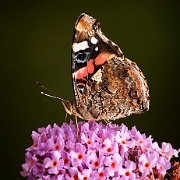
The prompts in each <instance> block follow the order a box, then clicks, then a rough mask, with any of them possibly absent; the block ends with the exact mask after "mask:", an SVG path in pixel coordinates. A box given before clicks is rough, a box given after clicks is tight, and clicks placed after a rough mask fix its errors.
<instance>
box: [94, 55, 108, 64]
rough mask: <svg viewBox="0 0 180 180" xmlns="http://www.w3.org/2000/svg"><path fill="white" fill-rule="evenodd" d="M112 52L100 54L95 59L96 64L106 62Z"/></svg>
mask: <svg viewBox="0 0 180 180" xmlns="http://www.w3.org/2000/svg"><path fill="white" fill-rule="evenodd" d="M109 56H110V54H109V53H101V54H99V55H98V56H97V57H96V59H95V65H97V66H99V65H102V64H104V62H106V61H107V60H108V59H109Z"/></svg>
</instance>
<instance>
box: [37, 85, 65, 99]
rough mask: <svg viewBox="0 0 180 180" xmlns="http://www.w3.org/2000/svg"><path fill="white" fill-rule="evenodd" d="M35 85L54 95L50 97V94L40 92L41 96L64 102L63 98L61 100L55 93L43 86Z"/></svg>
mask: <svg viewBox="0 0 180 180" xmlns="http://www.w3.org/2000/svg"><path fill="white" fill-rule="evenodd" d="M37 84H38V85H39V86H40V87H42V88H43V89H45V90H46V91H48V92H50V93H52V94H54V95H55V96H52V95H50V94H47V93H44V92H41V94H42V95H44V96H47V97H50V98H54V99H59V100H61V101H65V100H64V99H63V98H61V97H60V96H59V94H57V93H55V92H53V91H51V90H50V89H48V88H46V87H45V86H43V85H42V84H41V83H39V82H37Z"/></svg>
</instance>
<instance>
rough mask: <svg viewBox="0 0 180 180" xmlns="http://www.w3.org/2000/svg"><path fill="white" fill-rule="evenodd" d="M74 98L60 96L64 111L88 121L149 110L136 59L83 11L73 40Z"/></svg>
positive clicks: (147, 93)
mask: <svg viewBox="0 0 180 180" xmlns="http://www.w3.org/2000/svg"><path fill="white" fill-rule="evenodd" d="M72 81H73V88H74V100H73V101H68V100H64V99H61V101H62V104H63V105H64V108H65V111H66V112H67V113H68V114H70V115H74V116H75V117H77V116H78V117H79V118H82V119H85V120H88V121H91V120H95V121H99V120H105V121H108V122H109V121H110V120H116V119H119V118H124V117H126V116H129V115H131V114H141V113H144V112H146V111H148V110H149V103H150V96H149V88H148V85H147V81H146V79H145V77H144V75H143V73H142V71H141V70H140V69H139V67H138V66H137V65H136V63H135V62H132V61H130V60H129V59H127V58H125V57H124V55H123V53H122V51H121V50H120V48H119V47H118V46H117V45H116V44H115V43H113V42H112V41H111V40H109V39H108V38H107V37H106V36H105V35H104V34H103V32H102V31H101V28H100V23H99V21H98V20H96V19H94V18H93V17H91V16H89V15H87V14H85V13H82V14H81V15H80V16H79V17H78V19H77V21H76V23H75V30H74V37H73V43H72Z"/></svg>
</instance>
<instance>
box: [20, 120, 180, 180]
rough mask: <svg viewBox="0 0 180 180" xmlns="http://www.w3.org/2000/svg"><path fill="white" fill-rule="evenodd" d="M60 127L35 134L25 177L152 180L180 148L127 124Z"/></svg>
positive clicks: (84, 179)
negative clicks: (155, 139) (157, 140)
mask: <svg viewBox="0 0 180 180" xmlns="http://www.w3.org/2000/svg"><path fill="white" fill-rule="evenodd" d="M78 127H79V131H78V138H77V137H76V133H77V130H76V126H75V125H74V124H73V122H72V121H70V124H69V125H68V124H66V123H64V124H63V125H62V126H61V127H59V126H58V125H56V124H54V126H53V127H51V126H50V125H48V126H47V127H46V128H39V129H38V132H35V131H33V132H32V139H33V145H32V146H30V147H29V148H27V149H26V151H27V152H26V154H25V163H24V164H23V165H22V168H23V171H22V172H21V175H22V176H24V177H27V178H28V179H29V180H35V179H44V180H60V179H64V180H70V179H71V180H78V179H82V180H96V179H99V180H103V179H113V180H118V179H123V180H129V179H141V180H145V179H150V177H152V176H153V178H156V177H154V174H158V176H159V177H163V176H164V175H165V174H166V171H167V170H168V169H170V162H169V161H170V159H171V158H172V156H175V157H177V156H178V153H179V151H180V150H178V151H177V150H175V149H173V148H172V146H171V144H170V143H162V147H159V146H158V143H157V142H152V138H151V136H149V137H146V135H145V134H141V133H140V132H139V131H138V130H137V129H136V127H133V128H132V129H131V130H128V128H127V127H126V126H125V125H124V124H121V126H118V125H111V124H107V125H104V124H102V123H101V122H100V123H97V122H93V121H91V122H79V123H78Z"/></svg>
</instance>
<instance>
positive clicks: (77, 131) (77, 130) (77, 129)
mask: <svg viewBox="0 0 180 180" xmlns="http://www.w3.org/2000/svg"><path fill="white" fill-rule="evenodd" d="M75 121H76V139H78V133H79V127H78V122H77V116H76V115H75Z"/></svg>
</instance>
